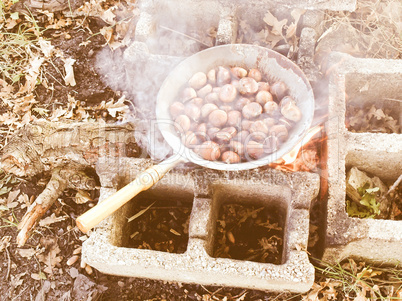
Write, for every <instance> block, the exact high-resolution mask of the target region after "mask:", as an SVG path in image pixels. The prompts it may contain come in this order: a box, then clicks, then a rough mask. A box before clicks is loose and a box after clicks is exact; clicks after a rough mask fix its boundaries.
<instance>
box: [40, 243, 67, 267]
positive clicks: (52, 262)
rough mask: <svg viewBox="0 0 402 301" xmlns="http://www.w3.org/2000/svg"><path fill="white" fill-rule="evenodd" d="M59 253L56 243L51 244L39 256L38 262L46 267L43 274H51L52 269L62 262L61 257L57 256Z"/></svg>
mask: <svg viewBox="0 0 402 301" xmlns="http://www.w3.org/2000/svg"><path fill="white" fill-rule="evenodd" d="M58 253H60V248H59V246H58V245H57V243H56V242H52V243H51V245H50V248H49V250H48V251H47V252H45V253H44V254H39V255H38V259H39V261H41V262H43V263H44V264H46V265H47V267H46V268H45V269H43V271H44V272H46V273H48V274H51V273H52V272H53V268H54V267H55V266H56V265H57V264H59V263H60V262H61V261H62V257H59V256H57V254H58Z"/></svg>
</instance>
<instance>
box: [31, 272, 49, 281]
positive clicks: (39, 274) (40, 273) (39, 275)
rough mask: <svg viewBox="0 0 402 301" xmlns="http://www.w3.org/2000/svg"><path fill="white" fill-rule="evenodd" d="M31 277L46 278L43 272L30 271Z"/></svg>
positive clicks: (36, 278)
mask: <svg viewBox="0 0 402 301" xmlns="http://www.w3.org/2000/svg"><path fill="white" fill-rule="evenodd" d="M31 278H32V279H34V280H46V275H45V273H43V272H39V273H32V274H31Z"/></svg>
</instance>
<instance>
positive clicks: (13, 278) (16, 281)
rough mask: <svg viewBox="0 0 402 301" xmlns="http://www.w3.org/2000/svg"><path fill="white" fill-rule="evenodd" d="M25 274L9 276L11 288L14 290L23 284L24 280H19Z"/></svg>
mask: <svg viewBox="0 0 402 301" xmlns="http://www.w3.org/2000/svg"><path fill="white" fill-rule="evenodd" d="M26 274H27V273H26V272H24V273H20V274H17V275H10V278H11V281H10V284H11V286H12V287H13V288H16V287H18V286H20V285H21V284H22V283H23V282H24V279H21V278H22V277H23V276H25V275H26Z"/></svg>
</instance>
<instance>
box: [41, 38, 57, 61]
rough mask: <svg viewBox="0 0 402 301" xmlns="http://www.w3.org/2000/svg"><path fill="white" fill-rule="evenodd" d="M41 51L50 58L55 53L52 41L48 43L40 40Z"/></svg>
mask: <svg viewBox="0 0 402 301" xmlns="http://www.w3.org/2000/svg"><path fill="white" fill-rule="evenodd" d="M38 43H39V46H40V49H41V50H42V52H43V54H44V55H45V57H50V56H51V55H52V53H53V49H54V46H52V44H51V43H50V41H46V40H45V39H43V38H42V37H40V38H39V40H38Z"/></svg>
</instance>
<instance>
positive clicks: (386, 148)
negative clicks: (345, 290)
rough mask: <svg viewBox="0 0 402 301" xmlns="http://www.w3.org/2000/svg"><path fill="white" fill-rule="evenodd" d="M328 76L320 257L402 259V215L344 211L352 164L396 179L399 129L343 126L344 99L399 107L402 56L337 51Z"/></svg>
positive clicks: (401, 168)
mask: <svg viewBox="0 0 402 301" xmlns="http://www.w3.org/2000/svg"><path fill="white" fill-rule="evenodd" d="M331 63H332V64H333V66H334V72H333V73H332V74H331V76H330V81H329V116H330V118H329V122H328V129H327V131H328V184H329V190H328V194H329V197H328V206H327V231H326V241H325V252H324V256H323V260H325V261H329V262H334V261H337V260H341V259H343V258H345V257H355V258H359V259H363V260H367V261H370V262H374V263H381V264H384V263H388V264H401V262H402V253H401V252H400V246H401V245H402V221H393V220H378V219H360V218H353V217H349V216H348V214H347V212H346V209H345V207H346V183H345V181H346V175H345V172H346V170H348V169H349V168H350V167H352V166H356V167H357V168H359V169H360V170H362V171H365V172H368V173H371V174H373V175H376V176H378V177H380V178H381V179H382V180H388V181H391V182H393V181H395V180H396V179H397V178H398V177H399V175H401V174H402V135H401V134H383V133H353V132H350V131H349V130H348V129H347V128H346V126H345V114H346V113H347V104H349V103H352V102H353V101H355V102H357V103H359V104H360V105H366V104H368V105H370V104H373V103H378V104H382V102H384V101H385V99H389V103H388V104H385V105H386V106H388V107H389V108H390V109H392V110H394V111H395V112H396V114H399V112H401V111H402V107H401V106H402V104H401V102H400V101H392V99H399V98H400V95H401V93H402V62H401V61H399V60H380V59H358V58H353V57H351V56H349V55H345V54H340V53H335V54H333V55H332V56H331Z"/></svg>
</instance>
